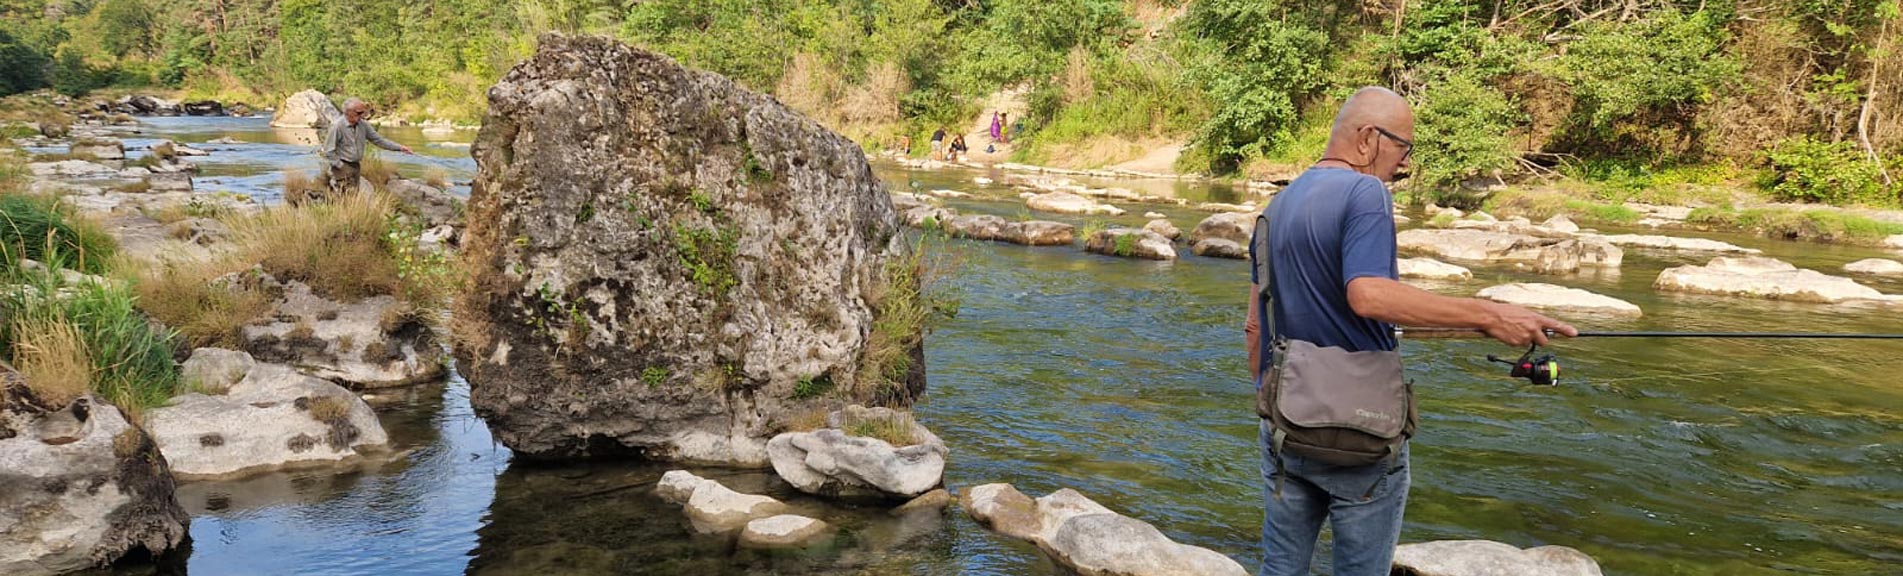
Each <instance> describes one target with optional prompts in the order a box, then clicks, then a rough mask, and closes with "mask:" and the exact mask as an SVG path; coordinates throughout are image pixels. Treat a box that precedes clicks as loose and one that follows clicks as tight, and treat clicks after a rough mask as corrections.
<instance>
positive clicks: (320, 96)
mask: <svg viewBox="0 0 1903 576" xmlns="http://www.w3.org/2000/svg"><path fill="white" fill-rule="evenodd" d="M341 117H343V113H341V112H338V111H337V106H336V105H333V104H331V103H330V98H329V97H327V96H324V93H323V92H318V91H316V90H304V91H301V92H298V93H296V94H292V95H291V96H290V97H288V98H285V99H284V104H283V105H281V106H278V109H277V112H276V113H274V114H272V115H271V127H272V128H317V129H323V128H329V127H330V121H331V120H332V119H334V118H341Z"/></svg>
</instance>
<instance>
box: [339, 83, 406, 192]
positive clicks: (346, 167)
mask: <svg viewBox="0 0 1903 576" xmlns="http://www.w3.org/2000/svg"><path fill="white" fill-rule="evenodd" d="M369 115H370V105H369V104H366V103H364V101H362V100H358V99H356V98H351V99H349V100H345V101H344V117H343V118H342V119H341V120H340V121H333V122H331V123H330V128H328V129H326V130H325V131H324V145H323V147H321V148H318V149H317V154H318V155H319V156H323V157H324V176H325V179H326V180H328V184H329V191H330V198H341V197H344V196H347V195H350V194H353V193H356V191H357V182H358V178H360V177H361V176H362V174H363V164H362V162H363V146H364V143H365V142H368V143H371V144H376V145H377V147H378V148H382V149H384V150H389V151H392V152H402V153H404V154H413V152H411V151H410V147H409V146H404V145H402V144H398V143H395V142H391V141H390V139H388V138H384V137H383V135H382V134H378V133H377V129H376V128H373V127H371V126H370V123H369V122H365V121H364V117H366V116H369Z"/></svg>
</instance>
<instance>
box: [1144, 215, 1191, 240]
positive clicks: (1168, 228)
mask: <svg viewBox="0 0 1903 576" xmlns="http://www.w3.org/2000/svg"><path fill="white" fill-rule="evenodd" d="M1143 229H1144V230H1148V231H1150V232H1155V233H1156V234H1157V235H1158V236H1162V237H1164V238H1168V239H1170V240H1172V241H1174V240H1176V239H1177V238H1182V237H1183V231H1182V230H1179V229H1177V228H1176V225H1175V224H1172V223H1170V221H1169V220H1164V219H1162V218H1158V219H1155V220H1151V221H1150V222H1149V223H1148V224H1144V225H1143Z"/></svg>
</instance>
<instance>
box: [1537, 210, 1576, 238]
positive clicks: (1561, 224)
mask: <svg viewBox="0 0 1903 576" xmlns="http://www.w3.org/2000/svg"><path fill="white" fill-rule="evenodd" d="M1540 227H1541V228H1545V229H1548V230H1552V231H1554V232H1559V233H1562V234H1578V233H1579V225H1578V224H1575V223H1573V219H1572V218H1567V217H1566V215H1565V214H1556V215H1554V216H1553V217H1552V218H1547V219H1546V221H1545V222H1541V223H1540Z"/></svg>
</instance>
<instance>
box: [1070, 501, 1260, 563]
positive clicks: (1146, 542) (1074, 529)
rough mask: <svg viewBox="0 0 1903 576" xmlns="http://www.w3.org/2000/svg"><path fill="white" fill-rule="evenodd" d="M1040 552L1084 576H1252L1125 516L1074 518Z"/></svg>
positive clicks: (1222, 558)
mask: <svg viewBox="0 0 1903 576" xmlns="http://www.w3.org/2000/svg"><path fill="white" fill-rule="evenodd" d="M1039 547H1040V548H1043V549H1044V551H1045V552H1046V553H1048V554H1050V555H1051V558H1052V559H1054V560H1056V561H1057V563H1058V564H1062V565H1064V566H1065V567H1067V568H1069V569H1070V570H1072V571H1074V572H1076V573H1078V574H1086V575H1125V574H1128V575H1131V576H1247V575H1248V571H1247V570H1245V569H1243V567H1242V565H1241V564H1238V563H1236V561H1235V560H1231V559H1229V557H1228V556H1224V555H1222V554H1218V553H1216V552H1215V551H1213V550H1210V549H1207V548H1201V547H1197V546H1189V545H1186V544H1178V543H1176V542H1174V541H1172V540H1170V539H1169V537H1168V536H1164V535H1163V533H1162V532H1161V531H1158V530H1157V529H1156V527H1155V526H1151V525H1149V524H1148V523H1146V522H1143V521H1141V520H1137V519H1135V518H1131V517H1128V516H1123V515H1120V514H1114V513H1112V514H1087V515H1082V516H1077V517H1074V518H1071V519H1070V520H1069V521H1067V522H1065V523H1064V524H1063V525H1062V526H1061V527H1059V528H1058V529H1057V531H1056V533H1055V534H1052V535H1051V536H1050V537H1049V538H1048V539H1046V540H1045V541H1044V542H1042V543H1040V546H1039Z"/></svg>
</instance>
